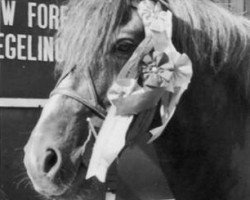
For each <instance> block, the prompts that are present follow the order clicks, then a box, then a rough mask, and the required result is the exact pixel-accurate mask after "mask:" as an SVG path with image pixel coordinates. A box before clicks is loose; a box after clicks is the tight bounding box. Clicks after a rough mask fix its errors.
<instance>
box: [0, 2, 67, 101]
mask: <svg viewBox="0 0 250 200" xmlns="http://www.w3.org/2000/svg"><path fill="white" fill-rule="evenodd" d="M0 2H1V7H0V20H1V21H0V24H1V26H0V97H8V98H47V97H48V94H49V91H50V90H51V89H52V88H53V86H54V82H55V81H54V77H53V69H54V66H55V61H56V60H57V59H58V57H59V55H58V52H59V51H58V50H57V45H55V43H54V34H55V33H56V30H57V29H58V27H59V26H60V25H61V24H62V23H63V21H64V19H65V18H64V16H65V15H64V13H65V8H66V7H65V6H63V5H61V3H62V1H58V0H43V1H41V0H36V1H28V0H18V1H14V0H0Z"/></svg>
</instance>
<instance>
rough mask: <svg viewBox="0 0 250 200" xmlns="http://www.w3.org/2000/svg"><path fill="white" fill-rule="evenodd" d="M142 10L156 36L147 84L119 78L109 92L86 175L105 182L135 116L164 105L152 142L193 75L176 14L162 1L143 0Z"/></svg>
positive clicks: (148, 32) (148, 62)
mask: <svg viewBox="0 0 250 200" xmlns="http://www.w3.org/2000/svg"><path fill="white" fill-rule="evenodd" d="M138 13H139V15H140V16H141V18H142V21H143V23H144V26H145V32H146V36H147V37H152V38H153V43H154V52H152V53H150V54H148V55H146V56H145V57H144V59H143V63H144V64H143V66H142V69H143V70H142V78H143V86H139V85H138V84H137V80H135V79H129V78H127V79H119V80H117V81H116V82H115V83H114V84H113V86H112V87H111V89H110V90H109V92H108V99H109V101H110V102H111V105H112V106H111V108H110V110H109V112H108V115H107V117H106V119H105V121H104V123H103V125H102V127H101V130H100V132H99V134H98V137H97V140H96V143H95V145H94V149H93V153H92V157H91V160H90V164H89V168H88V171H87V175H86V178H90V177H92V176H96V177H97V178H98V179H99V180H100V181H102V182H104V181H105V178H106V174H107V170H108V167H109V166H110V165H111V164H112V162H113V161H114V160H115V159H116V158H117V156H118V155H119V153H120V152H121V150H122V149H123V148H124V146H125V142H126V134H127V132H128V130H129V127H130V125H131V123H132V121H133V119H134V115H136V114H138V113H140V112H142V111H145V110H147V109H151V108H153V107H156V106H157V105H158V104H159V103H160V104H161V105H160V115H161V119H162V125H161V126H160V127H157V128H154V129H153V130H151V131H150V132H151V134H152V137H151V139H150V141H149V142H152V141H154V140H155V139H156V138H158V137H159V136H160V135H161V134H162V132H163V131H164V129H165V128H166V126H167V124H168V122H169V120H170V119H171V117H172V116H173V114H174V112H175V109H176V106H177V104H178V102H179V100H180V98H181V96H182V94H183V93H184V91H185V90H186V89H187V88H188V85H189V83H190V81H191V78H192V74H193V71H192V63H191V61H190V59H189V58H188V56H187V55H186V54H180V53H179V52H178V51H177V50H176V49H175V47H174V45H173V44H172V41H171V38H172V13H171V12H170V11H163V10H162V8H161V5H160V3H156V4H155V3H154V2H153V1H150V0H144V1H141V2H140V3H139V5H138Z"/></svg>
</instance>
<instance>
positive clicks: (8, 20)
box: [1, 0, 16, 26]
mask: <svg viewBox="0 0 250 200" xmlns="http://www.w3.org/2000/svg"><path fill="white" fill-rule="evenodd" d="M1 2H2V6H1V7H2V12H3V24H4V25H5V26H13V23H14V17H15V10H16V1H7V2H6V1H5V0H2V1H1Z"/></svg>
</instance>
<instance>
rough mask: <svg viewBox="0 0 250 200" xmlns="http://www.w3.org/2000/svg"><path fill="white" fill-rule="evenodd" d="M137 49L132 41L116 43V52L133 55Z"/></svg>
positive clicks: (124, 40) (126, 40) (125, 40)
mask: <svg viewBox="0 0 250 200" xmlns="http://www.w3.org/2000/svg"><path fill="white" fill-rule="evenodd" d="M135 48H136V45H135V44H134V42H133V41H132V40H129V39H123V40H120V41H118V42H117V43H116V46H115V50H116V51H117V52H118V53H123V54H129V53H132V52H133V51H134V50H135Z"/></svg>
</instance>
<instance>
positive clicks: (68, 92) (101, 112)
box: [50, 66, 106, 119]
mask: <svg viewBox="0 0 250 200" xmlns="http://www.w3.org/2000/svg"><path fill="white" fill-rule="evenodd" d="M75 68H76V66H74V67H72V68H71V69H69V70H68V71H67V72H66V73H65V74H64V75H63V76H62V77H61V78H60V79H59V81H58V82H57V84H56V87H55V89H54V90H53V91H52V92H51V93H50V97H51V96H53V95H55V94H60V95H64V96H67V97H70V98H72V99H74V100H76V101H78V102H79V103H81V104H82V105H84V106H86V107H88V108H89V109H90V110H92V111H94V112H95V113H96V114H97V115H98V116H99V117H100V118H102V119H104V118H105V116H106V110H105V109H104V108H103V107H102V106H101V105H100V104H99V103H98V100H97V95H96V90H95V87H94V83H93V80H92V77H91V75H90V71H89V69H88V70H87V73H88V74H87V76H86V78H85V80H86V84H87V94H88V95H86V97H84V96H82V95H81V94H80V93H78V92H76V91H74V90H73V89H69V88H63V87H62V88H59V87H58V86H59V84H60V83H61V82H62V81H63V80H64V79H65V78H66V77H67V76H68V75H69V74H70V73H72V71H73V70H74V69H75Z"/></svg>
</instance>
